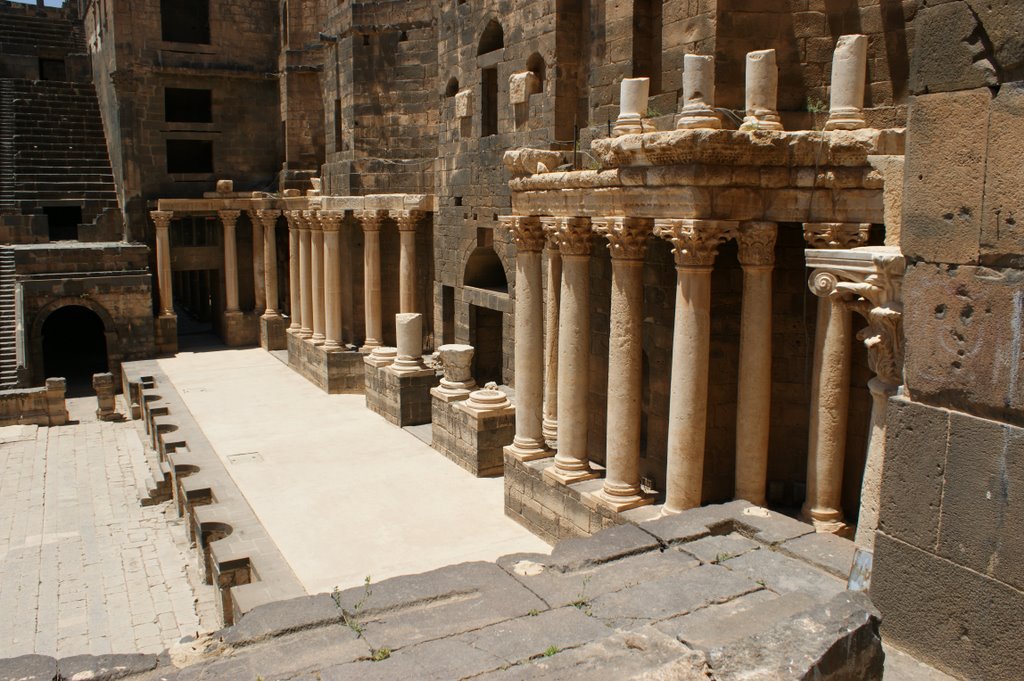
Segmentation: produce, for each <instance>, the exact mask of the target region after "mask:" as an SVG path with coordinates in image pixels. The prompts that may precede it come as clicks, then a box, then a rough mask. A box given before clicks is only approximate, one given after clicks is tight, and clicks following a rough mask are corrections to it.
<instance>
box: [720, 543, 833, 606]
mask: <svg viewBox="0 0 1024 681" xmlns="http://www.w3.org/2000/svg"><path fill="white" fill-rule="evenodd" d="M722 565H724V566H726V567H728V568H729V570H731V571H732V572H734V573H735V574H737V575H742V576H744V577H745V578H747V579H749V580H750V581H752V582H754V583H756V584H759V585H762V586H763V587H764V588H767V589H771V590H772V591H774V592H775V593H778V594H785V593H792V592H802V593H807V594H810V595H812V596H815V597H818V598H828V597H831V596H834V595H835V594H837V593H839V592H841V591H845V590H846V580H845V579H838V578H837V577H833V576H832V575H830V574H828V573H826V572H825V571H823V570H818V569H817V568H814V567H811V566H810V565H808V564H807V563H804V562H803V561H801V560H798V559H796V558H791V557H789V556H784V555H782V554H781V553H778V552H776V551H751V552H750V553H745V554H743V555H742V556H739V557H738V558H731V559H729V560H727V561H725V562H724V563H722Z"/></svg>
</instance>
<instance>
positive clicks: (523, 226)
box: [501, 216, 547, 461]
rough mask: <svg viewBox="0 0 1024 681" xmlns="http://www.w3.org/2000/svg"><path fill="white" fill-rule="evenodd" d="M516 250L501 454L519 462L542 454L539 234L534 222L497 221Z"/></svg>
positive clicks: (537, 221)
mask: <svg viewBox="0 0 1024 681" xmlns="http://www.w3.org/2000/svg"><path fill="white" fill-rule="evenodd" d="M501 222H502V225H503V226H504V227H505V228H506V229H508V230H509V231H510V232H511V236H512V241H513V242H514V243H515V245H516V290H515V294H516V317H515V321H516V331H515V343H516V351H515V372H516V434H515V438H514V439H513V440H512V444H511V445H510V446H509V447H506V448H505V451H506V452H508V453H510V454H512V455H513V456H515V457H516V458H517V459H519V460H520V461H531V460H533V459H539V458H542V457H544V456H545V455H546V454H547V447H545V445H544V433H543V431H542V428H541V426H542V421H543V413H544V328H543V326H542V320H543V318H544V284H543V282H542V279H541V268H540V257H541V256H540V252H541V249H543V248H544V230H543V228H542V226H541V222H540V219H539V218H535V217H519V216H514V217H509V216H505V217H502V218H501Z"/></svg>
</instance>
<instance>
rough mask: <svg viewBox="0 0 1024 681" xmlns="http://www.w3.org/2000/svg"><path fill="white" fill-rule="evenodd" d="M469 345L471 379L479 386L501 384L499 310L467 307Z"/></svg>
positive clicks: (500, 321) (473, 306)
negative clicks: (470, 349)
mask: <svg viewBox="0 0 1024 681" xmlns="http://www.w3.org/2000/svg"><path fill="white" fill-rule="evenodd" d="M469 318H470V327H469V337H470V341H469V342H470V345H472V346H473V347H474V348H476V352H475V353H474V355H473V377H474V378H475V379H476V381H477V383H479V384H480V385H485V384H486V383H487V382H489V381H494V382H495V383H498V384H499V385H500V384H501V383H502V376H501V361H502V329H501V326H502V314H501V312H500V311H499V310H490V309H488V308H486V307H477V306H476V305H470V306H469Z"/></svg>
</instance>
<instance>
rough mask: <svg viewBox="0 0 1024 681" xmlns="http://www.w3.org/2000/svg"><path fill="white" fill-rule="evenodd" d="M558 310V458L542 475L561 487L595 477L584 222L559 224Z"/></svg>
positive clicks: (587, 242)
mask: <svg viewBox="0 0 1024 681" xmlns="http://www.w3.org/2000/svg"><path fill="white" fill-rule="evenodd" d="M557 238H558V248H559V251H560V252H561V254H562V295H561V302H562V309H561V312H560V314H559V319H558V453H557V454H556V455H555V463H554V465H553V466H549V467H548V468H546V469H545V470H544V475H545V476H547V477H549V478H551V479H553V480H556V481H558V482H562V483H571V482H576V481H579V480H586V479H590V478H595V477H597V473H595V472H594V471H593V470H592V469H591V467H590V461H589V459H588V456H587V420H588V419H587V414H588V412H589V410H590V394H589V393H590V249H591V242H592V237H591V233H590V220H589V219H588V218H562V220H561V221H560V223H559V226H558V237H557Z"/></svg>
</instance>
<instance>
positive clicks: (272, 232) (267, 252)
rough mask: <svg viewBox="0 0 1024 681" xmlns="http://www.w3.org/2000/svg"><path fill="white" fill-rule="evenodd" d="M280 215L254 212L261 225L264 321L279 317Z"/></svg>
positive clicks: (277, 213)
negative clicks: (278, 232)
mask: <svg viewBox="0 0 1024 681" xmlns="http://www.w3.org/2000/svg"><path fill="white" fill-rule="evenodd" d="M280 215H281V211H279V210H266V209H261V210H258V211H256V219H257V220H258V221H259V222H260V223H261V224H262V225H263V277H264V284H265V289H266V290H265V291H264V299H265V301H266V306H265V308H264V310H263V316H264V318H266V319H277V318H278V317H280V316H281V314H280V312H279V311H278V309H277V308H278V299H279V297H280V294H279V292H278V288H277V218H278V217H280Z"/></svg>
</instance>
